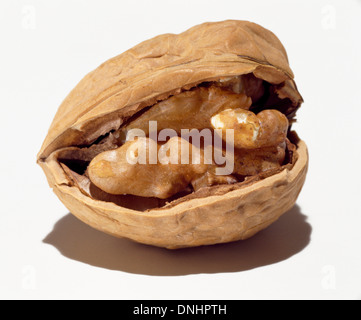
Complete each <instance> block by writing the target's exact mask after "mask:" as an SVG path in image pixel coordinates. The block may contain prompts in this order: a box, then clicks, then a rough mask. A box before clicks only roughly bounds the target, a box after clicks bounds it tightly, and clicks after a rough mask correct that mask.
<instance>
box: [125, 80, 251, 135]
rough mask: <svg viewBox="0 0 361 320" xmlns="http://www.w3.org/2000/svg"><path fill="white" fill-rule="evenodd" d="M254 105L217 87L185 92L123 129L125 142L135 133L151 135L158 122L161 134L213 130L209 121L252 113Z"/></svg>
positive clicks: (154, 107) (160, 103)
mask: <svg viewBox="0 0 361 320" xmlns="http://www.w3.org/2000/svg"><path fill="white" fill-rule="evenodd" d="M251 104H252V101H251V98H249V97H247V96H246V95H245V94H244V93H239V94H236V93H234V92H231V91H228V90H224V89H221V88H217V87H214V86H212V87H210V88H197V89H195V90H191V91H185V92H182V93H180V94H178V95H176V96H173V97H171V98H169V99H167V100H164V101H161V102H159V103H157V104H156V105H154V106H152V108H150V109H149V110H147V111H146V112H144V113H143V114H142V115H140V116H139V117H138V118H136V119H134V120H133V121H131V122H130V123H129V124H128V125H126V126H125V127H124V128H123V129H122V132H123V134H122V136H123V139H124V137H125V136H126V133H127V132H129V130H131V129H140V130H142V131H143V132H144V133H145V134H146V135H147V136H148V135H149V122H150V121H157V130H158V131H160V130H163V129H168V128H171V129H172V130H175V131H176V132H177V133H178V134H180V133H181V130H182V129H189V130H191V129H198V130H202V129H205V128H211V126H210V123H209V119H210V118H211V116H212V115H214V114H215V113H218V112H220V111H221V110H224V109H233V108H242V109H247V110H248V109H249V107H250V106H251Z"/></svg>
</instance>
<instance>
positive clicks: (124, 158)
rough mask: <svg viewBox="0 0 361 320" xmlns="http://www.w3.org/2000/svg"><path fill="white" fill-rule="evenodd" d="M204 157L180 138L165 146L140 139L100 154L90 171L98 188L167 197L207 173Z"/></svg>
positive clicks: (116, 192) (174, 138) (111, 191)
mask: <svg viewBox="0 0 361 320" xmlns="http://www.w3.org/2000/svg"><path fill="white" fill-rule="evenodd" d="M180 150H183V152H180ZM185 151H186V152H185ZM185 155H186V156H187V159H186V158H185ZM203 157H204V155H203V152H201V150H200V149H199V148H197V147H195V146H193V145H192V144H190V143H189V142H187V141H186V140H184V139H181V138H179V137H173V138H171V139H170V140H169V141H168V142H167V143H166V144H164V145H160V144H157V143H156V142H155V141H153V140H152V139H149V138H138V140H136V141H128V142H126V143H125V144H124V145H123V146H121V147H120V148H118V149H116V150H111V151H106V152H103V153H101V154H99V155H98V156H97V157H95V158H94V159H93V160H92V162H91V163H90V165H89V168H88V174H89V177H90V180H91V181H92V182H93V183H94V184H95V185H96V186H97V187H98V188H100V189H102V190H103V191H105V192H107V193H110V194H133V195H137V196H141V197H156V198H160V199H166V198H168V197H170V196H172V195H173V194H176V193H177V192H180V191H182V190H184V189H185V188H186V187H187V186H188V185H189V184H190V183H191V182H192V181H193V180H194V179H196V178H199V177H200V176H201V175H203V174H204V173H205V172H207V169H208V165H207V164H204V162H205V161H204V158H203ZM152 158H153V159H152ZM152 160H153V161H152Z"/></svg>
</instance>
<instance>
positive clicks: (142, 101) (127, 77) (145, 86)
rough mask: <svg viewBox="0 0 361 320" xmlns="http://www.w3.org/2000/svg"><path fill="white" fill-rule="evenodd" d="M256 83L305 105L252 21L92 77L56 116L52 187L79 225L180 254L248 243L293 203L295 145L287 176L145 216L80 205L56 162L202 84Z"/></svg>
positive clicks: (302, 167)
mask: <svg viewBox="0 0 361 320" xmlns="http://www.w3.org/2000/svg"><path fill="white" fill-rule="evenodd" d="M247 73H253V74H254V75H255V76H256V77H258V78H261V79H263V80H265V81H267V82H269V83H271V84H274V85H275V87H276V88H277V94H278V96H279V97H280V98H281V99H284V98H287V99H289V100H290V101H291V103H292V105H291V107H290V108H289V110H287V112H286V114H287V115H288V116H289V117H292V116H293V115H294V113H295V111H296V110H297V109H298V108H299V106H300V105H301V103H302V97H301V95H300V94H299V92H298V91H297V87H296V85H295V82H294V81H293V73H292V71H291V69H290V67H289V64H288V58H287V54H286V51H285V49H284V47H283V46H282V44H281V42H280V41H279V40H278V38H277V37H276V36H275V35H274V34H273V33H271V32H270V31H268V30H266V29H264V28H262V27H261V26H259V25H256V24H254V23H250V22H247V21H236V20H228V21H222V22H212V23H204V24H201V25H198V26H195V27H193V28H191V29H189V30H187V31H185V32H184V33H182V34H179V35H174V34H165V35H160V36H158V37H155V38H153V39H150V40H147V41H145V42H143V43H141V44H139V45H137V46H135V47H134V48H132V49H130V50H128V51H126V52H124V53H123V54H121V55H119V56H117V57H115V58H113V59H110V60H109V61H107V62H105V63H104V64H102V65H101V66H100V67H99V68H97V69H96V70H94V71H93V72H91V73H89V74H88V75H87V76H86V77H85V78H84V79H83V80H82V81H81V82H80V83H79V84H78V85H77V86H76V87H75V88H74V89H73V91H72V92H71V93H70V94H69V95H68V97H67V98H66V99H65V101H64V102H63V103H62V105H61V106H60V107H59V109H58V112H57V114H56V116H55V118H54V121H53V123H52V125H51V127H50V129H49V133H48V135H47V137H46V139H45V141H44V143H43V146H42V148H41V150H40V152H39V154H38V163H39V164H40V165H41V167H42V168H43V170H44V172H45V174H46V176H47V178H48V182H49V184H50V186H51V187H52V188H53V189H54V192H55V193H56V194H57V196H58V197H59V199H60V200H61V201H62V202H63V203H64V204H65V206H66V207H67V208H68V209H69V210H70V212H72V213H73V214H74V215H75V216H77V217H78V218H79V219H81V220H82V221H84V222H85V223H87V224H89V225H91V226H92V227H94V228H96V229H99V230H102V231H104V232H106V233H109V234H112V235H115V236H119V237H127V238H129V239H133V240H135V241H138V242H141V243H146V244H151V245H156V246H162V247H167V248H180V247H187V246H199V245H207V244H215V243H221V242H229V241H235V240H239V239H246V238H248V237H250V236H252V235H253V234H255V233H256V232H258V231H260V230H262V229H263V228H265V227H267V226H268V225H269V224H271V223H272V222H274V221H275V220H276V219H278V217H279V216H281V215H282V214H283V213H284V212H286V211H287V210H289V209H290V208H291V207H292V206H293V205H294V203H295V201H296V199H297V196H298V194H299V192H300V190H301V188H302V186H303V183H304V180H305V177H306V172H307V165H308V154H307V148H306V145H305V143H304V142H302V141H299V143H298V149H297V158H298V159H297V161H296V163H295V164H294V166H293V167H292V168H291V169H289V168H285V169H284V170H283V171H281V172H280V173H277V174H275V175H272V176H270V177H268V178H265V179H262V180H260V181H257V182H254V183H252V184H247V185H240V186H239V188H235V190H232V191H229V192H226V193H224V194H219V193H216V194H215V195H212V192H211V191H210V193H209V194H208V195H207V196H203V197H200V198H197V197H195V198H191V199H189V200H187V201H183V202H180V203H177V204H176V205H173V206H169V207H167V206H166V207H164V208H161V209H155V210H149V211H147V212H140V211H135V210H131V209H127V208H123V207H120V206H118V205H116V204H114V203H111V202H104V201H99V200H94V199H92V198H90V197H88V196H86V195H84V194H83V193H82V192H81V191H80V190H79V189H78V188H77V187H76V186H75V185H74V184H73V183H72V182H71V179H70V178H69V176H68V175H67V174H66V172H65V171H64V170H63V168H62V167H61V165H60V164H59V162H58V159H57V154H58V151H59V150H60V149H63V148H67V147H71V146H84V145H89V144H91V143H92V142H94V141H96V140H97V139H98V138H99V137H100V136H102V135H104V134H106V133H108V132H110V131H111V130H116V129H118V128H119V127H120V126H121V125H122V123H123V122H124V120H125V119H127V118H129V117H130V116H132V115H133V114H135V113H136V112H138V111H139V110H141V109H142V108H144V107H147V106H150V105H152V104H154V103H155V102H156V101H159V100H163V99H166V98H168V97H169V96H170V95H172V94H176V93H177V92H179V90H180V89H188V88H191V87H193V86H195V85H197V84H199V83H201V82H204V81H210V80H217V79H219V78H221V77H229V76H236V75H242V74H247Z"/></svg>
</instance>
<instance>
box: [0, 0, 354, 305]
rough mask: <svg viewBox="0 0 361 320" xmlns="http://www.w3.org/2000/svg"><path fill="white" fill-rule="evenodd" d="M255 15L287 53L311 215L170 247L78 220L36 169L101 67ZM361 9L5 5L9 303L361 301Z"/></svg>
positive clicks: (2, 191) (2, 238)
mask: <svg viewBox="0 0 361 320" xmlns="http://www.w3.org/2000/svg"><path fill="white" fill-rule="evenodd" d="M225 19H240V20H250V21H254V22H256V23H259V24H261V25H263V26H264V27H266V28H268V29H270V30H272V31H273V32H274V33H275V34H276V35H277V36H278V37H279V38H280V40H281V41H282V42H283V44H284V46H285V47H286V49H287V52H288V55H289V59H290V64H291V68H292V69H293V71H294V73H295V75H296V83H297V84H298V87H299V90H300V92H301V94H302V95H303V97H304V100H305V103H304V104H303V106H302V108H301V109H300V111H299V113H298V124H297V125H296V126H295V129H296V130H297V131H298V133H299V135H300V136H301V137H302V138H303V140H305V141H306V142H307V144H308V146H309V152H310V168H309V174H308V177H307V181H306V185H305V187H304V189H303V191H302V193H301V195H300V197H299V199H298V202H297V206H296V207H295V208H294V209H292V210H291V211H290V212H289V213H287V214H286V215H285V216H283V217H282V218H281V219H280V220H279V221H278V222H276V223H275V224H274V225H272V226H271V227H270V228H268V229H267V230H265V231H263V232H261V233H260V234H258V235H257V236H255V237H254V238H252V239H250V240H247V241H244V242H238V243H232V244H225V245H217V246H213V247H203V248H195V249H186V250H180V251H175V252H173V251H167V250H164V249H159V248H153V247H148V246H144V245H140V244H135V243H132V242H130V241H127V240H122V239H116V238H113V237H110V236H107V235H104V234H102V233H100V232H98V231H95V230H93V229H91V228H90V227H88V226H86V225H85V224H83V223H81V222H79V221H77V220H76V219H75V218H73V217H72V215H70V214H69V212H68V211H67V210H66V209H65V207H64V206H63V205H62V204H61V203H60V201H59V200H58V199H57V198H56V197H55V195H54V194H53V193H52V191H51V190H50V189H49V188H48V185H47V182H46V179H45V175H44V174H43V172H42V170H41V169H40V167H38V166H37V165H36V164H35V161H36V154H37V152H38V151H39V149H40V146H41V143H42V141H43V139H44V138H45V135H46V133H47V130H48V128H49V125H50V123H51V120H52V118H53V116H54V114H55V112H56V110H57V107H58V106H59V105H60V103H61V102H62V100H63V99H64V98H65V96H66V95H67V94H68V93H69V91H70V90H71V89H72V88H73V87H74V86H75V85H76V84H77V83H78V81H79V80H80V79H81V78H82V77H83V76H84V75H85V74H86V73H88V72H89V71H91V70H93V69H94V68H96V67H97V66H98V65H99V64H101V63H102V62H103V61H105V60H107V59H109V58H111V57H113V56H115V55H117V54H119V53H121V52H123V51H125V50H126V49H128V48H130V47H132V46H133V45H135V44H137V43H139V42H140V41H142V40H145V39H147V38H150V37H153V36H155V35H158V34H161V33H168V32H170V33H179V32H182V31H184V30H186V29H187V28H189V27H191V26H193V25H195V24H199V23H201V22H206V21H218V20H225ZM360 31H361V1H359V0H348V1H341V0H340V1H335V0H325V1H305V0H302V1H287V0H284V1H269V0H265V1H260V0H258V1H255V0H254V1H243V0H235V1H231V0H228V1H227V0H222V1H220V0H217V1H214V0H206V1H204V0H201V1H200V0H197V1H194V0H192V1H177V2H175V1H169V0H168V1H166V0H152V1H145V0H143V1H140V0H132V1H124V0H123V1H115V0H114V1H110V0H108V1H89V0H87V1H85V0H83V1H81V0H71V1H70V0H67V1H64V0H61V1H60V0H52V1H45V0H43V1H41V0H38V1H37V0H18V1H11V0H2V1H1V3H0V39H1V42H0V46H1V50H0V58H1V59H0V72H1V77H0V90H1V95H0V97H1V106H0V123H1V126H0V130H1V157H0V161H1V163H0V195H1V203H0V211H1V214H0V298H2V299H361V250H360V249H361V231H360V228H361V225H360V224H361V204H360V203H361V179H360V178H361V174H360V164H361V151H360V130H361V102H360V101H361V98H360V85H361V58H360V56H361V43H360V39H361V36H360Z"/></svg>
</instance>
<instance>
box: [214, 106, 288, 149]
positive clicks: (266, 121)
mask: <svg viewBox="0 0 361 320" xmlns="http://www.w3.org/2000/svg"><path fill="white" fill-rule="evenodd" d="M211 124H212V127H213V128H214V129H220V130H222V133H223V134H222V137H225V136H226V135H225V133H226V130H227V129H233V130H234V145H235V147H236V148H245V149H255V148H263V147H270V146H275V145H278V144H280V143H282V142H284V141H285V139H286V135H287V130H288V125H289V124H288V119H287V117H286V116H285V115H284V114H282V113H281V112H279V111H277V110H264V111H262V112H260V113H259V114H258V115H256V114H254V113H253V112H251V111H248V110H243V109H227V110H223V111H221V112H220V113H217V114H216V115H214V116H213V117H212V118H211Z"/></svg>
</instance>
